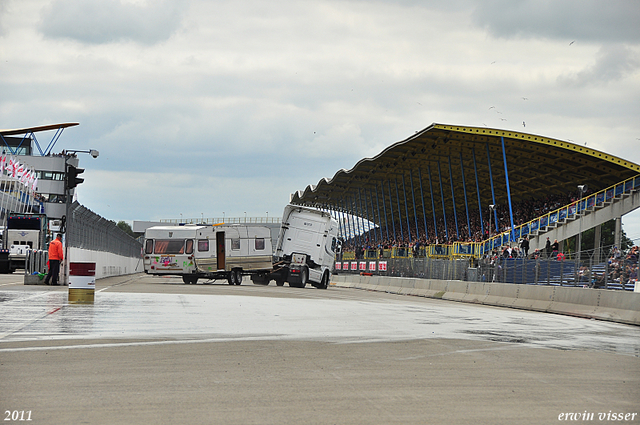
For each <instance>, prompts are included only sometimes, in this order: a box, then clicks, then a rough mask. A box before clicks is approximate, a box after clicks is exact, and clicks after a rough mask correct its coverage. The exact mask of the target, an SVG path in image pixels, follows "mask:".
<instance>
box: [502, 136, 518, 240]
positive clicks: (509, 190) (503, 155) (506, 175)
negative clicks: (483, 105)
mask: <svg viewBox="0 0 640 425" xmlns="http://www.w3.org/2000/svg"><path fill="white" fill-rule="evenodd" d="M500 141H501V142H502V159H503V162H504V177H505V180H506V182H507V200H508V201H509V218H510V219H511V241H512V242H516V241H515V237H514V232H513V229H515V226H514V224H513V207H512V206H511V189H510V188H509V171H508V169H507V151H506V149H505V147H504V137H502V136H500Z"/></svg>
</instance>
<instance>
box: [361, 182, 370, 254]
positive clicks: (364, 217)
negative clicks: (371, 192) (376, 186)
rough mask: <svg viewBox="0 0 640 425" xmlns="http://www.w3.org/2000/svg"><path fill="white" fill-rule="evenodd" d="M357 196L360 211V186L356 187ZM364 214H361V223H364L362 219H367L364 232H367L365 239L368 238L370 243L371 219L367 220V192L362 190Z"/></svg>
mask: <svg viewBox="0 0 640 425" xmlns="http://www.w3.org/2000/svg"><path fill="white" fill-rule="evenodd" d="M358 198H360V210H361V211H362V195H361V194H360V188H358ZM363 212H364V216H363V221H362V223H363V224H365V223H364V220H366V221H367V223H366V233H367V239H368V240H369V243H371V220H369V209H368V208H367V192H366V191H365V192H364V210H363Z"/></svg>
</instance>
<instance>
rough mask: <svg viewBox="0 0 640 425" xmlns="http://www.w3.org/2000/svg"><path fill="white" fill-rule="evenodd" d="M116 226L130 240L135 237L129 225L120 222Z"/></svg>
mask: <svg viewBox="0 0 640 425" xmlns="http://www.w3.org/2000/svg"><path fill="white" fill-rule="evenodd" d="M116 226H118V227H119V228H120V230H122V231H123V232H125V233H126V234H128V235H129V236H131V237H132V238H135V237H136V234H135V233H133V229H131V226H129V224H128V223H127V222H126V221H123V220H120V221H119V222H118V224H116Z"/></svg>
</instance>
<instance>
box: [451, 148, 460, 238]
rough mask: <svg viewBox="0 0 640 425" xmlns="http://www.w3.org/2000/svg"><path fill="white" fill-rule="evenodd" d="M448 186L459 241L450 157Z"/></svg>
mask: <svg viewBox="0 0 640 425" xmlns="http://www.w3.org/2000/svg"><path fill="white" fill-rule="evenodd" d="M449 184H450V185H451V203H452V204H453V221H454V223H456V238H457V239H458V240H460V230H459V229H458V211H456V194H455V192H454V191H453V172H452V171H451V155H449Z"/></svg>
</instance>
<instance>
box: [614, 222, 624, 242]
mask: <svg viewBox="0 0 640 425" xmlns="http://www.w3.org/2000/svg"><path fill="white" fill-rule="evenodd" d="M614 220H615V221H616V227H615V233H614V236H613V243H614V244H615V246H617V247H618V248H620V244H621V243H622V217H616V218H615V219H614Z"/></svg>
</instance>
